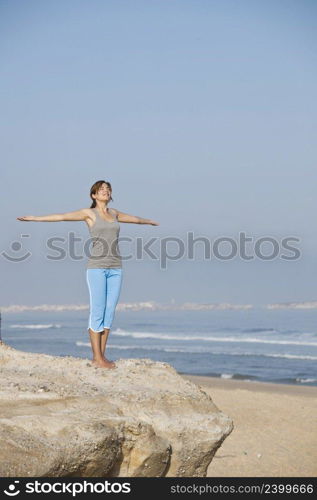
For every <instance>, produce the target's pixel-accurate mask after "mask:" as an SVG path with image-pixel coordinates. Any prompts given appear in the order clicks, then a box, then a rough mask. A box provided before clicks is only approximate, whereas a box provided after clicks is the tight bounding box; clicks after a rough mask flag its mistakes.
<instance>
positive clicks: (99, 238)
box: [87, 207, 122, 269]
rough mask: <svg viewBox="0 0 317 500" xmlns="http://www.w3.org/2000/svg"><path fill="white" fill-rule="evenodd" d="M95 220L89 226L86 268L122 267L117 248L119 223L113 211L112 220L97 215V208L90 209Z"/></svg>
mask: <svg viewBox="0 0 317 500" xmlns="http://www.w3.org/2000/svg"><path fill="white" fill-rule="evenodd" d="M92 210H93V211H94V213H95V216H96V222H95V223H94V225H93V226H92V227H89V232H90V236H91V238H92V241H91V245H90V252H89V255H90V257H89V259H88V263H87V269H99V268H118V267H122V258H121V255H120V252H119V248H118V238H119V233H120V224H119V222H118V219H117V216H116V214H115V212H114V211H111V214H112V215H113V217H114V221H113V222H109V221H107V220H104V219H102V218H101V216H100V215H99V212H98V210H97V208H96V207H95V208H93V209H92Z"/></svg>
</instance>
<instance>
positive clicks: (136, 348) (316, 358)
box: [76, 341, 317, 361]
mask: <svg viewBox="0 0 317 500" xmlns="http://www.w3.org/2000/svg"><path fill="white" fill-rule="evenodd" d="M76 345H77V346H79V347H90V343H89V342H82V341H77V342H76ZM108 349H118V350H122V351H161V352H179V353H184V354H211V355H213V356H250V357H259V358H262V357H264V358H285V359H301V360H311V361H317V356H305V355H295V354H258V353H254V352H241V353H236V352H225V351H222V352H213V351H208V350H206V349H200V350H199V349H196V350H195V351H192V350H188V349H180V348H178V347H159V346H135V345H116V344H109V345H108Z"/></svg>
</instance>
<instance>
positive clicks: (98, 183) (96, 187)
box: [90, 181, 113, 208]
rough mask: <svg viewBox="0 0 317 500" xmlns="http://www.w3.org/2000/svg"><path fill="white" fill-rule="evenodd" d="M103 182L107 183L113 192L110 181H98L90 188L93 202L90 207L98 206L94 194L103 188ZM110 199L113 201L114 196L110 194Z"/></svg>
mask: <svg viewBox="0 0 317 500" xmlns="http://www.w3.org/2000/svg"><path fill="white" fill-rule="evenodd" d="M103 184H107V186H108V188H109V189H110V191H111V193H112V187H111V184H110V182H108V181H97V182H95V184H93V185H92V186H91V188H90V198H91V199H92V204H91V205H90V208H95V206H96V200H95V199H94V198H93V197H92V195H93V194H96V193H97V191H99V189H100V188H101V186H102V185H103ZM110 201H113V199H112V196H111V195H110Z"/></svg>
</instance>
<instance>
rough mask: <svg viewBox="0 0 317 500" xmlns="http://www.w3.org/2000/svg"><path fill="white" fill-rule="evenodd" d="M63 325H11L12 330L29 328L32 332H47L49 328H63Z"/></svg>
mask: <svg viewBox="0 0 317 500" xmlns="http://www.w3.org/2000/svg"><path fill="white" fill-rule="evenodd" d="M61 327H62V325H58V324H53V323H48V324H45V325H41V324H39V323H38V324H36V325H10V328H21V329H22V328H27V329H30V330H46V329H47V328H61Z"/></svg>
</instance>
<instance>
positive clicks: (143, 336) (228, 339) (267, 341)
mask: <svg viewBox="0 0 317 500" xmlns="http://www.w3.org/2000/svg"><path fill="white" fill-rule="evenodd" d="M112 335H117V336H120V337H132V338H135V339H146V338H150V339H161V340H182V341H183V340H195V341H197V340H202V341H203V342H236V343H239V344H240V343H252V344H278V345H303V346H317V342H306V341H304V342H303V341H300V340H271V339H260V338H257V337H213V336H211V337H206V336H202V335H181V334H180V335H169V334H164V333H150V332H127V331H125V330H120V329H118V330H114V331H113V332H112Z"/></svg>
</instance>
